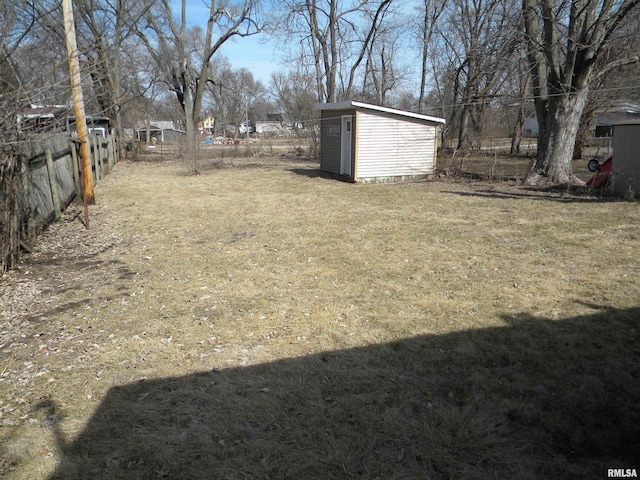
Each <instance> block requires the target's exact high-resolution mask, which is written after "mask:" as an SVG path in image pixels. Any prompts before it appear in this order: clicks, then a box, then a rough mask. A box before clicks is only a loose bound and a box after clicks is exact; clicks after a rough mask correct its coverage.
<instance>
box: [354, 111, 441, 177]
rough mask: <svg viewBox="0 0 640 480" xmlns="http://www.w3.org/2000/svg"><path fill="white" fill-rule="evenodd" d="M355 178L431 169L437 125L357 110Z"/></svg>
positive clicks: (406, 173)
mask: <svg viewBox="0 0 640 480" xmlns="http://www.w3.org/2000/svg"><path fill="white" fill-rule="evenodd" d="M356 128H357V129H358V132H357V135H358V136H357V138H358V146H357V155H358V160H357V171H356V172H355V175H354V176H355V177H357V178H374V177H395V176H404V175H408V176H411V175H427V174H431V173H434V153H435V140H436V138H435V137H436V127H435V125H433V124H431V123H425V122H424V121H420V120H415V119H407V118H402V117H399V116H397V115H391V114H386V113H379V112H376V113H375V114H371V113H368V112H366V111H362V110H361V111H360V112H359V113H358V121H357V125H356Z"/></svg>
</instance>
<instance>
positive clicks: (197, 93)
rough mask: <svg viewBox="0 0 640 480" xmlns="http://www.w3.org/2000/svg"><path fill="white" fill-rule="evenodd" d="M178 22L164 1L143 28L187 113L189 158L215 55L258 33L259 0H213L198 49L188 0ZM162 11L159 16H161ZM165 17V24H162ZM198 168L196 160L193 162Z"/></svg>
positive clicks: (167, 80) (162, 71)
mask: <svg viewBox="0 0 640 480" xmlns="http://www.w3.org/2000/svg"><path fill="white" fill-rule="evenodd" d="M181 7H182V8H181V14H180V16H179V23H177V22H176V21H174V17H173V13H172V10H171V2H170V0H162V1H161V3H160V6H159V9H160V12H154V14H152V15H149V16H148V17H147V21H148V26H149V27H150V30H151V31H152V32H153V33H154V34H155V36H154V38H153V39H152V38H150V36H149V34H148V32H147V30H145V31H140V32H139V36H140V38H141V39H142V40H143V41H144V42H145V43H146V45H147V47H148V50H149V53H150V54H151V56H152V57H153V58H154V60H155V62H156V64H157V65H158V67H159V71H160V72H161V73H162V75H163V76H164V79H165V81H166V82H167V84H168V85H169V88H170V89H171V90H172V91H173V92H174V93H175V95H176V97H177V99H178V101H179V103H180V105H181V107H182V109H183V112H184V118H185V126H186V131H187V142H188V153H187V155H188V156H189V157H193V156H195V155H196V137H195V135H196V127H197V124H198V122H199V121H200V120H201V114H202V102H203V98H204V93H205V86H206V83H207V81H208V80H209V71H210V65H211V61H212V58H213V56H214V55H215V54H216V52H218V50H220V48H221V47H222V45H224V44H225V43H226V42H227V41H228V40H230V39H231V38H233V37H247V36H250V35H255V34H257V33H259V32H260V31H261V30H262V28H263V25H262V24H261V22H260V16H259V11H258V0H244V1H243V2H240V3H237V4H233V5H231V4H224V3H218V2H217V1H216V0H210V3H209V15H208V19H207V28H206V31H205V33H204V39H203V41H202V43H201V44H200V45H199V47H197V50H193V51H189V49H188V44H187V41H188V39H187V33H188V31H187V1H186V0H182V4H181ZM159 14H160V16H159ZM160 19H163V20H165V22H166V23H165V24H162V23H160ZM192 166H193V169H194V171H196V172H197V170H198V163H197V161H196V162H195V163H193V164H192Z"/></svg>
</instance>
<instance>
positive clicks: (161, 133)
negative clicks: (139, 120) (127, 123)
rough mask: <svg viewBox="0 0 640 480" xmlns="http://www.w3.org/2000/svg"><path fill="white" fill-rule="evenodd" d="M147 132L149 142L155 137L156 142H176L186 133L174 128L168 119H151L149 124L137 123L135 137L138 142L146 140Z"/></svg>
mask: <svg viewBox="0 0 640 480" xmlns="http://www.w3.org/2000/svg"><path fill="white" fill-rule="evenodd" d="M147 132H148V134H149V140H150V142H152V141H153V139H154V138H155V139H156V140H155V141H157V142H162V143H164V142H177V141H179V140H181V139H183V138H185V136H186V133H185V132H183V131H182V130H178V129H176V128H175V126H174V123H173V122H172V121H170V120H160V121H153V120H152V121H151V122H149V125H148V126H147V125H145V124H139V125H138V126H137V127H136V138H137V140H138V141H139V142H146V141H147Z"/></svg>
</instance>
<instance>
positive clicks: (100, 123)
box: [67, 115, 110, 137]
mask: <svg viewBox="0 0 640 480" xmlns="http://www.w3.org/2000/svg"><path fill="white" fill-rule="evenodd" d="M85 120H86V122H87V131H88V132H89V133H93V134H94V135H99V136H101V137H106V136H107V135H109V131H110V123H109V117H100V116H97V115H89V116H87V117H86V118H85ZM67 132H68V133H71V134H73V133H77V127H76V117H67Z"/></svg>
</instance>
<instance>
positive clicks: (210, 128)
mask: <svg viewBox="0 0 640 480" xmlns="http://www.w3.org/2000/svg"><path fill="white" fill-rule="evenodd" d="M215 128H216V119H215V118H213V117H212V116H211V115H209V116H208V117H207V118H205V119H204V120H203V121H202V122H200V124H199V125H198V132H200V134H201V135H213V134H214V133H215Z"/></svg>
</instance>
